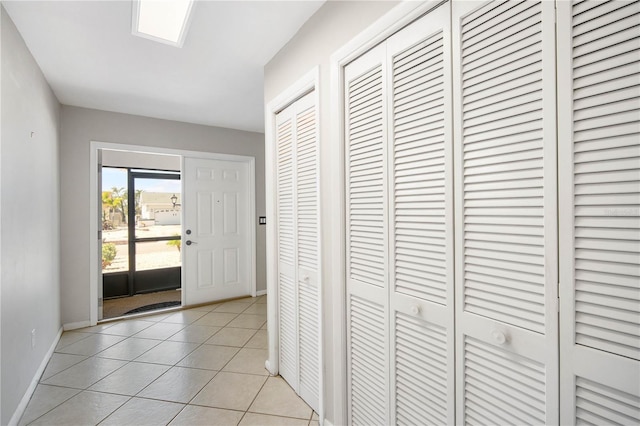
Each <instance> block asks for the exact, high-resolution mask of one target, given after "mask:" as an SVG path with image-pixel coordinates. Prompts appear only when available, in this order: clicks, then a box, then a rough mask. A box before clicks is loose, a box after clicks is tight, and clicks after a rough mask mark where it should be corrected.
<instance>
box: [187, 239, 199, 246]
mask: <svg viewBox="0 0 640 426" xmlns="http://www.w3.org/2000/svg"><path fill="white" fill-rule="evenodd" d="M185 244H186V245H188V246H190V245H191V244H198V243H196V242H195V241H191V240H187V241H186V242H185Z"/></svg>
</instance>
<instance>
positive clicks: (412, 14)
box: [327, 0, 442, 424]
mask: <svg viewBox="0 0 640 426" xmlns="http://www.w3.org/2000/svg"><path fill="white" fill-rule="evenodd" d="M441 3H442V0H427V1H422V2H413V1H404V2H402V3H400V4H399V5H397V6H396V7H394V8H393V9H391V10H390V11H389V12H387V13H386V14H385V15H383V16H382V17H381V18H380V19H378V20H377V21H375V22H374V23H373V24H371V25H370V26H369V27H367V28H366V29H365V30H364V31H362V32H361V33H360V34H358V35H357V36H356V37H354V38H353V39H352V40H351V41H349V42H348V43H347V44H345V45H344V46H343V47H341V48H340V49H338V50H337V51H336V52H334V53H333V54H332V55H331V60H330V74H331V84H330V102H329V105H330V110H331V117H330V125H331V128H330V132H329V135H328V136H329V137H328V139H327V140H330V141H336V142H335V143H330V144H328V150H329V151H330V152H329V153H327V158H332V159H337V160H338V163H337V164H336V167H335V168H334V169H333V171H332V173H331V175H330V176H329V178H328V185H329V190H330V193H331V194H333V197H334V199H335V201H334V202H332V203H329V204H328V207H327V208H328V209H329V210H330V211H329V215H330V217H332V218H333V219H332V221H331V223H330V224H329V225H330V226H329V227H328V233H329V235H332V236H334V237H335V238H332V239H330V240H329V241H328V244H329V247H327V252H328V253H330V259H328V260H329V264H330V265H332V267H331V273H330V275H329V276H328V277H327V278H328V282H330V283H331V284H332V287H333V289H332V291H331V302H332V310H333V315H331V318H332V319H333V333H332V335H333V352H332V353H331V354H330V356H331V357H332V358H333V360H334V370H333V389H332V393H333V407H334V413H333V414H334V417H333V420H334V424H348V423H349V421H348V415H347V404H348V401H347V398H348V393H347V323H346V312H347V311H346V305H345V301H346V263H345V244H346V224H345V193H346V192H345V163H344V161H345V160H344V149H345V138H344V107H345V104H344V81H345V80H344V67H345V66H346V65H347V64H348V63H349V62H351V61H353V60H354V59H355V58H357V57H358V56H360V55H362V54H363V53H365V52H367V51H368V50H369V49H371V48H372V47H374V46H375V45H377V44H379V43H380V42H382V41H384V40H386V39H387V38H389V37H390V36H391V35H392V34H394V33H396V32H397V31H399V30H400V29H402V28H404V27H406V26H407V25H409V24H410V23H411V22H413V21H414V20H416V19H418V18H419V17H420V16H422V15H424V14H425V13H427V12H428V11H429V10H431V9H434V8H435V7H437V6H438V5H440V4H441ZM334 164H335V163H334Z"/></svg>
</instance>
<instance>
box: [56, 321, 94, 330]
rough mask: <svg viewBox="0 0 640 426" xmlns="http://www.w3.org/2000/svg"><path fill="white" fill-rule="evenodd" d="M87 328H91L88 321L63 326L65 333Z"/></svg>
mask: <svg viewBox="0 0 640 426" xmlns="http://www.w3.org/2000/svg"><path fill="white" fill-rule="evenodd" d="M85 327H91V321H89V320H86V321H78V322H69V323H67V324H64V325H63V326H62V328H63V329H64V331H69V330H76V329H78V328H85Z"/></svg>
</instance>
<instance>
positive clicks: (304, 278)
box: [302, 274, 309, 283]
mask: <svg viewBox="0 0 640 426" xmlns="http://www.w3.org/2000/svg"><path fill="white" fill-rule="evenodd" d="M302 281H304V282H305V283H308V282H309V275H306V274H305V275H303V276H302Z"/></svg>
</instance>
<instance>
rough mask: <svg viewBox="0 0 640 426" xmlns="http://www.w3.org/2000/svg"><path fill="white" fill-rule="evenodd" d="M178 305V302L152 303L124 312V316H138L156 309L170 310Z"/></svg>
mask: <svg viewBox="0 0 640 426" xmlns="http://www.w3.org/2000/svg"><path fill="white" fill-rule="evenodd" d="M180 303H181V302H180V301H172V302H161V303H152V304H151V305H146V306H140V307H139V308H135V309H132V310H130V311H128V312H125V313H124V314H125V315H129V314H138V313H140V312H147V311H154V310H156V309H164V308H171V307H173V306H180Z"/></svg>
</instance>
